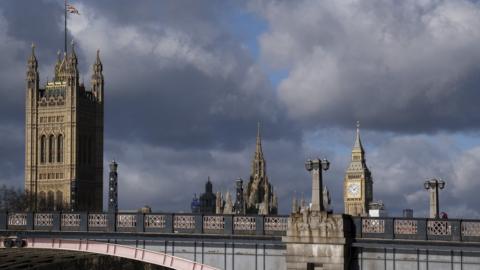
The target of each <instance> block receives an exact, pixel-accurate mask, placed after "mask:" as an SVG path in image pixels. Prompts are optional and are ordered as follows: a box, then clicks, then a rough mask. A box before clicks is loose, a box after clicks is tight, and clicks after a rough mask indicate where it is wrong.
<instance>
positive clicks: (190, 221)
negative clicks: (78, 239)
mask: <svg viewBox="0 0 480 270" xmlns="http://www.w3.org/2000/svg"><path fill="white" fill-rule="evenodd" d="M287 223H288V216H258V215H216V214H184V213H122V212H120V213H93V212H92V213H89V212H45V213H43V212H42V213H41V212H0V230H34V231H81V232H85V231H91V232H135V233H144V232H146V233H183V234H228V235H231V234H234V235H278V236H282V235H285V234H286V231H287Z"/></svg>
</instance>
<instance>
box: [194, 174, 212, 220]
mask: <svg viewBox="0 0 480 270" xmlns="http://www.w3.org/2000/svg"><path fill="white" fill-rule="evenodd" d="M216 200H217V196H216V195H215V194H214V193H213V185H212V182H211V181H210V177H208V180H207V183H206V184H205V192H204V193H202V194H201V195H200V198H199V199H197V195H196V194H195V196H194V197H193V199H192V202H191V204H190V208H191V210H192V213H202V214H214V213H215V202H216Z"/></svg>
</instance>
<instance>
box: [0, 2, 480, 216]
mask: <svg viewBox="0 0 480 270" xmlns="http://www.w3.org/2000/svg"><path fill="white" fill-rule="evenodd" d="M255 2H257V1H252V3H254V4H255ZM261 2H262V3H260V4H261V5H257V7H256V8H257V9H256V10H257V11H258V10H260V12H259V14H260V16H263V18H264V19H265V20H266V22H267V23H268V24H269V28H268V29H267V30H266V32H265V33H264V34H263V35H261V36H260V37H259V42H260V45H261V52H260V58H261V59H262V60H261V61H262V63H260V64H259V63H257V61H258V60H257V59H254V58H253V56H252V54H251V52H249V51H248V50H247V49H245V44H244V43H246V42H251V41H245V40H242V37H241V35H238V33H236V32H235V31H234V30H233V29H230V28H229V27H231V26H230V22H229V21H228V20H229V16H231V15H232V14H235V12H246V11H245V10H244V7H243V6H242V4H238V2H233V1H220V0H219V1H208V2H204V1H203V2H200V1H147V0H145V1H93V0H91V1H75V2H73V3H74V4H75V5H76V7H77V8H78V9H79V10H80V13H81V15H80V16H77V15H71V16H70V21H69V25H70V30H71V34H70V38H69V40H70V39H71V38H74V39H75V40H76V44H77V45H76V46H77V47H76V48H77V49H76V50H77V54H78V56H79V64H80V69H81V77H82V79H81V81H85V83H86V84H87V85H89V76H90V69H91V64H92V63H93V61H94V57H95V51H96V50H97V49H98V48H99V49H100V50H101V52H100V55H101V58H102V61H103V64H104V74H105V80H106V82H105V86H106V103H105V106H106V107H105V109H106V115H105V126H106V129H105V132H106V133H105V159H106V160H111V159H113V158H115V159H117V161H118V163H119V164H120V167H119V172H120V185H119V187H120V206H121V208H122V209H128V208H129V209H132V208H137V207H140V206H142V205H143V204H149V205H151V206H152V207H154V209H155V210H164V211H180V210H188V208H189V202H190V199H191V197H192V195H193V193H197V194H198V193H199V192H201V191H202V190H203V188H204V183H205V181H206V178H207V177H208V176H211V178H212V181H213V183H214V190H219V191H222V192H224V191H226V190H230V191H233V180H234V179H236V178H237V177H242V178H243V179H244V180H247V179H248V177H249V173H250V166H251V159H252V156H253V151H254V143H255V142H254V140H255V134H256V124H257V121H259V120H260V121H261V122H262V126H263V128H262V131H263V132H262V137H263V139H264V143H263V145H264V154H265V156H266V158H267V166H268V167H267V171H268V175H269V177H270V180H271V182H272V184H273V185H274V188H275V191H276V192H277V193H278V195H279V197H280V206H281V208H280V209H281V210H282V212H283V213H286V212H287V211H288V209H289V207H290V203H291V196H292V195H293V193H294V192H296V193H297V197H300V196H301V194H302V193H303V194H304V196H305V198H306V199H308V198H309V197H310V185H311V182H310V181H311V180H310V176H309V175H308V173H307V172H306V171H305V169H304V165H303V163H304V161H305V159H307V158H313V157H326V158H328V159H330V161H331V168H330V170H329V171H327V172H326V173H325V182H326V184H327V185H328V187H329V188H330V191H331V194H332V197H333V201H334V205H335V210H337V211H342V185H343V182H342V181H343V176H344V172H345V169H346V167H347V165H348V162H349V158H350V149H351V146H352V142H353V136H354V131H353V126H354V123H355V121H356V120H357V119H360V120H362V123H364V124H365V127H366V128H365V130H367V129H368V130H370V131H366V132H365V133H362V134H365V136H364V137H362V138H364V142H365V145H366V149H367V161H368V164H369V166H370V168H371V169H372V172H373V176H374V180H375V186H374V194H375V198H376V199H383V200H384V201H385V203H386V205H387V208H388V209H389V210H391V212H392V213H395V214H399V212H400V210H401V209H402V208H404V207H415V208H416V209H415V210H416V212H417V213H423V212H425V209H426V208H427V204H426V199H427V198H428V197H427V195H426V194H425V192H424V191H423V190H421V191H419V190H418V185H419V184H418V181H420V184H421V182H422V181H423V180H424V179H423V178H425V177H431V176H441V177H444V178H445V180H447V181H448V183H449V184H448V186H447V187H448V188H447V190H445V191H444V193H445V194H442V197H441V198H442V203H443V202H445V203H447V202H448V205H449V206H450V209H458V210H459V212H458V213H463V214H464V215H468V216H472V215H478V213H477V212H476V211H475V209H472V206H473V205H476V204H478V201H477V198H476V197H477V196H475V194H474V192H473V191H474V190H476V189H472V188H468V187H477V184H476V182H475V179H476V176H477V175H478V173H479V171H478V168H480V158H479V157H480V152H479V151H478V149H476V148H474V149H470V150H465V151H463V150H459V149H457V147H456V146H455V145H454V144H452V143H445V140H444V137H442V136H443V135H435V136H433V137H431V138H430V137H425V136H424V135H416V134H414V135H398V134H399V133H408V132H410V133H423V132H432V131H439V130H453V129H457V130H469V129H478V123H480V121H478V120H480V119H478V118H479V115H480V114H479V111H478V110H479V109H478V106H476V103H475V102H476V100H478V98H479V97H478V95H479V94H478V93H479V92H478V91H475V89H478V78H477V77H478V76H476V74H478V71H479V69H480V67H479V65H478V64H477V63H479V55H480V54H479V53H478V52H479V51H478V50H479V49H478V46H477V44H478V41H479V40H480V39H479V31H478V29H480V27H476V28H475V27H474V26H476V24H477V20H478V18H477V17H478V16H472V13H470V11H472V12H474V11H475V10H477V9H478V6H477V5H476V4H471V5H470V4H469V2H466V1H441V2H438V1H422V3H423V5H424V6H422V5H421V4H418V3H416V2H417V1H413V0H411V1H403V2H401V3H400V2H398V1H372V2H370V4H369V3H367V2H365V1H358V2H354V3H356V4H353V5H351V6H345V5H344V4H343V2H339V1H321V2H318V1H317V2H313V1H295V2H292V1H284V2H278V3H276V2H275V4H271V3H274V2H273V1H261ZM371 3H373V4H371ZM257 4H258V3H257ZM62 5H63V1H60V0H59V1H53V0H48V1H47V0H45V1H28V2H27V1H13V0H12V1H2V2H0V40H2V42H1V43H0V56H1V59H2V61H0V80H1V81H2V88H0V172H1V174H0V182H1V183H9V184H14V185H16V186H22V185H23V182H22V179H23V154H24V153H23V143H24V142H23V140H24V139H23V125H24V94H25V90H24V89H25V80H24V77H25V64H26V59H27V57H28V55H29V54H30V43H31V42H32V41H33V42H35V43H36V44H37V57H38V59H39V64H40V68H41V70H40V71H41V74H40V75H41V81H42V84H43V83H44V82H45V80H46V79H47V77H50V78H51V77H52V75H53V64H54V61H55V56H56V51H57V50H58V49H59V48H62V47H63V29H62V26H63V24H62V23H63V21H62V18H63V14H62ZM258 7H260V8H259V9H258ZM239 10H241V11H239ZM455 14H458V16H457V15H455ZM441 18H445V20H446V21H442V20H440V19H441ZM469 19H470V24H465V22H466V21H467V20H469ZM447 22H448V23H452V25H454V26H459V27H448V23H447ZM442 23H445V24H442ZM466 32H469V33H470V35H466ZM452 40H455V41H456V42H455V43H453V42H451V41H452ZM425 48H427V49H425ZM264 64H267V65H268V66H269V67H271V68H273V69H276V68H280V69H283V68H287V69H288V70H289V73H288V76H287V77H286V78H285V80H284V81H282V82H281V83H280V85H279V87H278V89H275V88H274V87H273V86H272V85H271V84H270V83H269V81H268V80H267V78H266V74H265V71H264V70H263V69H262V68H263V67H264ZM362 126H363V124H362ZM324 127H327V128H324ZM344 127H346V128H344ZM371 130H376V131H371ZM379 130H380V131H379ZM383 131H388V132H383ZM445 136H447V135H445ZM447 137H448V136H447ZM447 141H448V140H447ZM405 145H407V146H408V147H405ZM105 173H107V172H105ZM105 179H106V178H105ZM399 183H403V184H402V185H399ZM417 210H418V211H417ZM422 211H423V212H422ZM451 211H453V210H451ZM463 214H459V215H463Z"/></svg>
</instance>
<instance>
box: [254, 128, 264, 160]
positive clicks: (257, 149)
mask: <svg viewBox="0 0 480 270" xmlns="http://www.w3.org/2000/svg"><path fill="white" fill-rule="evenodd" d="M255 159H263V150H262V137H261V134H260V121H259V122H258V123H257V144H256V147H255Z"/></svg>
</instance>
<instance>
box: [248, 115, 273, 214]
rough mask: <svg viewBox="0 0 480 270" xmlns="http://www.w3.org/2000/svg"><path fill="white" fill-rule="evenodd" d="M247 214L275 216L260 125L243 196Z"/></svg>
mask: <svg viewBox="0 0 480 270" xmlns="http://www.w3.org/2000/svg"><path fill="white" fill-rule="evenodd" d="M244 199H245V203H246V209H245V210H246V211H245V212H246V213H247V214H260V215H268V214H276V213H277V211H278V209H277V208H278V205H277V198H276V195H274V192H273V187H272V185H271V184H270V183H269V181H268V176H267V164H266V162H265V159H264V157H263V150H262V141H261V136H260V123H259V124H258V129H257V142H256V147H255V154H254V156H253V160H252V172H251V174H250V181H249V182H248V184H247V188H246V190H245V195H244Z"/></svg>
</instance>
